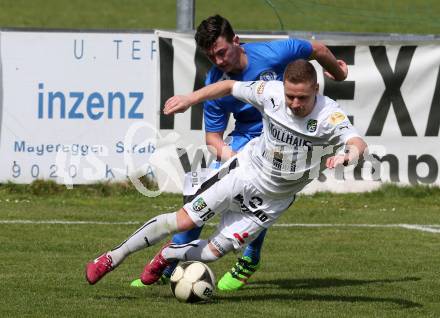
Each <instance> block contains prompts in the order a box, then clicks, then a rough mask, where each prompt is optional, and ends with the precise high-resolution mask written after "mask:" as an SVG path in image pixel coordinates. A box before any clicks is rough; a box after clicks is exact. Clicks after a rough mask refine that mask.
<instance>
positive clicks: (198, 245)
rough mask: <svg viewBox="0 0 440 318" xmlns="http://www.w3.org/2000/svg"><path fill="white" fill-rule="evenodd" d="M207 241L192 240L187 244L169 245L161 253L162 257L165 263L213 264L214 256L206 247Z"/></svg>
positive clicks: (216, 257)
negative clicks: (192, 262)
mask: <svg viewBox="0 0 440 318" xmlns="http://www.w3.org/2000/svg"><path fill="white" fill-rule="evenodd" d="M208 244H209V242H208V240H194V241H192V242H190V243H188V244H181V245H177V244H171V245H170V246H168V247H166V248H165V249H164V250H163V251H162V256H163V257H164V258H165V259H166V260H167V261H171V262H172V261H200V262H204V263H209V262H214V261H216V260H217V259H218V258H219V257H218V256H216V255H215V254H214V253H213V252H212V251H211V249H210V248H209V246H208Z"/></svg>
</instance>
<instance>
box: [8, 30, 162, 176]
mask: <svg viewBox="0 0 440 318" xmlns="http://www.w3.org/2000/svg"><path fill="white" fill-rule="evenodd" d="M0 47H1V66H2V68H1V91H2V100H1V113H2V118H1V130H0V133H1V137H0V165H1V167H2V169H0V181H1V182H5V181H8V180H10V181H14V182H18V183H29V182H32V181H33V180H35V179H49V180H55V181H57V182H59V183H67V184H80V183H90V182H98V181H114V180H125V179H126V176H127V175H130V174H131V173H140V171H141V172H142V174H149V175H150V177H154V172H153V171H152V169H151V167H150V166H149V165H148V164H147V162H148V158H149V156H150V155H151V154H152V153H154V151H155V147H156V146H155V143H156V140H155V138H156V134H155V128H156V125H157V123H156V119H157V110H156V108H157V100H156V97H157V95H158V94H157V90H158V87H157V83H158V72H157V60H158V43H157V40H156V36H155V35H154V34H146V33H143V34H140V33H139V34H128V33H73V32H65V33H63V32H13V31H11V32H2V33H1V41H0Z"/></svg>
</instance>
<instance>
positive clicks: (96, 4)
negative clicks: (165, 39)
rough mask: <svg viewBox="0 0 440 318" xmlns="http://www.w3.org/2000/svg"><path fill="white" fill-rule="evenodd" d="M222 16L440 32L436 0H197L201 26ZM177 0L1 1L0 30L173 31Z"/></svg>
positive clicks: (256, 26) (256, 22) (309, 27)
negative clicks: (14, 28)
mask: <svg viewBox="0 0 440 318" xmlns="http://www.w3.org/2000/svg"><path fill="white" fill-rule="evenodd" d="M215 13H219V14H222V15H224V16H226V17H227V18H228V19H229V20H230V21H231V22H232V24H233V25H234V27H235V28H236V29H237V30H273V31H281V30H283V29H284V30H306V31H343V32H385V33H421V34H439V33H440V20H439V19H438V16H439V13H440V2H439V1H436V0H384V1H377V0H366V1H353V0H338V1H329V0H308V1H300V0H240V1H235V0H223V1H212V0H196V25H197V24H198V23H199V22H200V21H201V20H202V19H204V18H206V17H208V16H210V15H212V14H215ZM175 26H176V0H162V1H157V0H124V1H120V0H93V1H91V0H32V1H31V0H1V1H0V27H38V28H73V29H90V28H91V29H96V28H100V29H156V28H160V29H174V28H175Z"/></svg>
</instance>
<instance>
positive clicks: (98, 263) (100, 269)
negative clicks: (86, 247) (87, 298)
mask: <svg viewBox="0 0 440 318" xmlns="http://www.w3.org/2000/svg"><path fill="white" fill-rule="evenodd" d="M112 270H113V266H112V258H111V256H110V255H108V254H107V253H104V254H102V255H101V256H99V257H98V258H97V259H95V260H94V261H93V262H90V263H87V265H86V279H87V281H88V282H89V284H90V285H94V284H96V283H97V282H98V281H99V280H100V279H101V278H103V277H104V276H105V274H107V273H108V272H111V271H112Z"/></svg>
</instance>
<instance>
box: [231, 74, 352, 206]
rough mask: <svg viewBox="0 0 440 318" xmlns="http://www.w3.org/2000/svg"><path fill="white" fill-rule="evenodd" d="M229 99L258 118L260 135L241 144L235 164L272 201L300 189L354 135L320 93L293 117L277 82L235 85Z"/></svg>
mask: <svg viewBox="0 0 440 318" xmlns="http://www.w3.org/2000/svg"><path fill="white" fill-rule="evenodd" d="M232 95H233V96H234V97H236V98H238V99H240V100H242V101H244V102H247V103H250V104H252V105H254V106H255V107H256V108H257V109H258V110H260V111H261V113H262V115H263V133H262V135H261V136H260V137H257V138H255V139H253V140H251V141H250V142H249V143H248V144H247V145H246V146H245V148H244V149H243V151H242V152H241V153H240V154H239V160H240V165H241V162H242V161H243V163H244V164H245V165H247V164H249V167H250V168H251V169H252V170H253V171H254V172H256V173H252V175H253V176H254V177H252V178H251V182H252V183H254V184H255V186H256V187H257V188H258V189H259V190H260V191H261V192H263V193H265V194H268V195H271V196H274V197H286V196H289V195H292V193H297V192H299V191H301V190H302V189H303V188H304V187H305V186H306V185H307V184H308V183H310V182H311V181H312V180H313V179H315V178H317V177H318V176H319V172H320V171H321V170H322V169H323V167H324V166H323V163H325V160H324V159H325V158H327V157H328V156H330V155H334V154H335V152H336V151H337V150H338V149H340V148H341V146H343V145H344V144H345V143H346V141H347V140H348V139H350V138H352V137H358V136H359V134H358V133H357V132H356V130H355V129H354V127H353V126H352V125H351V123H350V121H349V120H348V118H347V116H346V114H345V113H344V112H343V111H342V109H341V108H340V106H339V105H338V104H337V103H336V102H335V101H334V100H332V99H330V98H328V97H325V96H322V95H318V96H317V98H316V102H315V106H314V108H313V111H312V112H311V113H310V114H309V115H307V116H306V117H299V116H295V115H294V114H293V113H292V111H291V110H290V108H289V107H287V106H286V103H285V97H284V86H283V82H280V81H269V82H263V81H254V82H236V83H235V84H234V87H233V91H232Z"/></svg>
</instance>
